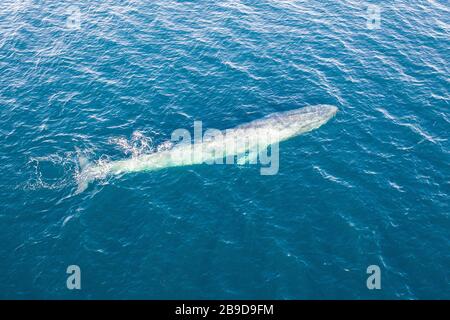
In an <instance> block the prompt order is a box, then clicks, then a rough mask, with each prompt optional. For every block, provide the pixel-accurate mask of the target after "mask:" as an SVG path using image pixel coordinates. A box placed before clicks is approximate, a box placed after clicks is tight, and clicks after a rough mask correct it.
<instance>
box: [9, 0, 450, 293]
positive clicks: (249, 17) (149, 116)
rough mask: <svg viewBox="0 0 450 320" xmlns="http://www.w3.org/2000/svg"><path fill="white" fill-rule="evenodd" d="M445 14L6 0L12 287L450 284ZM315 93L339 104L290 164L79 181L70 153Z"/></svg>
mask: <svg viewBox="0 0 450 320" xmlns="http://www.w3.org/2000/svg"><path fill="white" fill-rule="evenodd" d="M370 3H372V4H375V3H377V4H378V5H379V6H380V8H381V16H380V17H381V20H380V21H381V24H380V26H379V28H375V29H372V28H368V25H367V5H368V4H370ZM70 4H74V5H76V6H77V7H78V8H79V9H80V12H81V20H80V22H81V24H80V28H79V29H76V28H71V26H73V25H68V24H67V18H68V12H67V8H68V7H69V5H70ZM449 29H450V5H449V3H448V1H444V0H429V1H419V0H415V1H406V0H398V1H389V2H388V1H383V2H375V1H371V2H367V3H363V2H360V1H353V0H352V1H294V0H292V1H279V0H277V1H276V0H268V1H267V0H266V1H256V0H253V1H246V0H232V1H231V0H221V1H175V0H155V1H144V0H142V1H140V0H136V1H131V0H128V1H119V0H109V1H102V2H101V3H94V2H93V1H71V2H66V1H50V0H49V1H38V0H29V1H11V0H6V1H5V0H3V1H2V2H1V4H0V140H1V145H0V168H1V172H2V175H1V179H0V199H1V203H0V243H1V245H0V298H13V299H18V298H27V299H30V298H31V299H35V298H45V299H47V298H48V299H58V298H63V299H70V298H83V299H85V298H117V299H128V298H138V299H140V298H151V299H152V298H159V299H169V298H183V299H193V298H204V299H210V298H211V299H216V298H227V299H241V298H269V299H270V298H274V299H310V298H313V299H330V298H349V299H361V298H364V299H378V298H381V299H388V298H389V299H424V298H437V299H441V298H447V299H449V298H450V290H449V289H450V250H449V249H450V219H449V218H450V217H449V215H450V209H449V200H450V199H449V193H450V165H449V164H450V143H449V129H450V109H449V107H450V92H449V91H450V90H449V88H450V77H449V70H450V66H449V61H450V35H449V32H450V30H449ZM315 104H332V105H336V106H337V107H338V108H339V110H340V111H339V113H338V114H337V116H336V117H335V118H334V119H333V120H331V121H330V122H329V123H328V124H326V125H324V126H323V127H321V128H320V129H318V130H316V131H313V132H310V133H308V134H305V135H302V136H299V137H297V138H295V139H292V140H289V141H287V142H284V143H282V144H281V145H280V170H279V173H278V174H277V175H274V176H262V175H260V174H259V169H260V168H259V167H258V166H254V165H244V166H232V165H225V166H220V165H216V166H210V165H200V166H192V167H180V168H173V169H166V170H162V171H158V172H147V173H145V172H144V173H135V174H129V175H124V176H122V177H115V178H109V179H105V180H101V181H96V182H94V183H93V184H91V185H90V186H89V188H88V189H87V190H86V191H85V192H83V193H81V194H75V190H76V187H77V185H76V175H77V172H78V170H79V168H78V164H77V157H78V156H77V149H78V150H79V151H78V152H81V153H83V154H85V155H87V156H88V157H89V159H90V161H93V162H95V161H96V160H98V159H100V158H102V159H110V160H117V159H123V158H127V157H130V153H131V152H135V153H146V152H152V148H155V147H157V146H158V145H160V144H161V143H163V142H164V141H166V140H168V139H170V135H171V133H172V131H173V130H175V129H177V128H188V129H189V128H192V126H193V121H194V120H202V121H203V126H204V127H205V128H206V127H212V128H218V129H226V128H231V127H234V126H236V125H239V124H242V123H245V122H248V121H251V120H254V119H258V118H261V117H263V116H265V115H267V114H269V113H272V112H277V111H286V110H291V109H296V108H300V107H303V106H308V105H315ZM72 264H76V265H79V266H80V268H81V274H82V277H81V283H82V289H81V290H79V291H77V290H74V291H70V290H68V289H67V288H66V278H67V276H68V275H67V274H66V268H67V266H68V265H72ZM372 264H376V265H379V266H380V268H381V285H382V288H381V290H368V289H367V287H366V279H367V277H368V275H367V274H366V268H367V266H369V265H372Z"/></svg>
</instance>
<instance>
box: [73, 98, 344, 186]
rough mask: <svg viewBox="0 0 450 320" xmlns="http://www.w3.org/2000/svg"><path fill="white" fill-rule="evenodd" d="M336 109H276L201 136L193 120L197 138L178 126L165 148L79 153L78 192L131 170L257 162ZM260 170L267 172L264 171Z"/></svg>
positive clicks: (317, 107)
mask: <svg viewBox="0 0 450 320" xmlns="http://www.w3.org/2000/svg"><path fill="white" fill-rule="evenodd" d="M337 112H338V108H337V107H336V106H333V105H314V106H307V107H303V108H299V109H294V110H289V111H281V112H275V113H271V114H269V115H267V116H265V117H263V118H260V119H257V120H253V121H251V122H248V123H244V124H241V125H238V126H237V127H234V128H231V129H226V130H216V129H208V130H206V131H205V133H204V135H203V136H201V137H200V139H196V138H198V137H196V133H195V123H194V142H192V140H191V138H190V134H189V131H187V130H185V129H177V130H175V131H174V132H173V133H172V138H171V140H172V141H177V143H176V144H173V146H172V147H171V148H168V149H165V150H161V151H157V152H153V153H148V154H141V155H136V156H132V157H130V158H127V159H123V160H114V161H97V162H96V163H95V162H94V163H89V161H87V159H85V158H83V157H81V156H80V158H79V167H80V170H79V173H78V175H77V184H78V186H77V190H76V193H80V192H83V191H84V190H85V189H86V188H87V187H88V186H89V184H90V183H91V182H93V181H94V180H97V179H104V178H106V177H108V176H114V175H122V174H127V173H132V172H141V171H156V170H161V169H165V168H171V167H180V166H192V165H198V164H202V163H207V164H223V163H224V162H225V163H227V164H232V163H235V162H234V160H236V163H237V164H245V163H257V159H258V156H259V157H260V159H262V151H263V150H268V149H271V152H272V153H273V152H274V151H278V144H279V143H280V142H282V141H285V140H288V139H291V138H294V137H296V136H299V135H301V134H303V133H306V132H309V131H312V130H315V129H317V128H319V127H321V126H322V125H324V124H325V123H327V122H328V121H329V120H330V119H331V118H333V117H334V116H335V115H336V113H337ZM197 136H198V132H197ZM266 159H267V157H266ZM263 169H267V168H263ZM261 170H262V169H261ZM261 173H262V174H265V173H263V171H261ZM266 174H271V173H266Z"/></svg>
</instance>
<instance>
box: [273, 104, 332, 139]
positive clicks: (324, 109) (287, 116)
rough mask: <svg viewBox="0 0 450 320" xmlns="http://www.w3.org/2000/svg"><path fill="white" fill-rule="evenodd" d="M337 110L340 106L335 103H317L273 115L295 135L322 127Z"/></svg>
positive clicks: (280, 124) (283, 126)
mask: <svg viewBox="0 0 450 320" xmlns="http://www.w3.org/2000/svg"><path fill="white" fill-rule="evenodd" d="M337 111H338V108H337V107H335V106H333V105H315V106H309V107H304V108H301V109H294V110H290V111H285V112H279V113H276V114H274V115H273V119H274V120H275V121H277V122H278V124H279V126H281V127H282V128H286V129H288V130H289V131H291V132H293V133H294V135H295V134H301V133H303V132H307V131H310V130H313V129H316V128H318V127H320V126H321V125H323V124H325V123H327V122H328V121H329V120H330V119H331V118H333V117H334V116H335V115H336V113H337Z"/></svg>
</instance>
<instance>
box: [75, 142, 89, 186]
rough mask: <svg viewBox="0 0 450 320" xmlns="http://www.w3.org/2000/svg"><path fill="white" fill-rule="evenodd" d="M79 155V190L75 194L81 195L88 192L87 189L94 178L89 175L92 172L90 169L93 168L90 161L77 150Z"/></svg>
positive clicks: (77, 177)
mask: <svg viewBox="0 0 450 320" xmlns="http://www.w3.org/2000/svg"><path fill="white" fill-rule="evenodd" d="M77 154H78V167H79V172H78V174H77V176H76V179H77V184H78V187H77V190H76V191H75V194H79V193H81V192H83V191H84V190H86V189H87V187H88V186H89V182H91V181H92V180H93V178H91V175H90V174H89V172H90V170H89V168H90V166H91V164H90V163H89V160H88V159H87V158H86V157H85V156H84V155H82V154H81V153H80V152H79V150H77Z"/></svg>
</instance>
